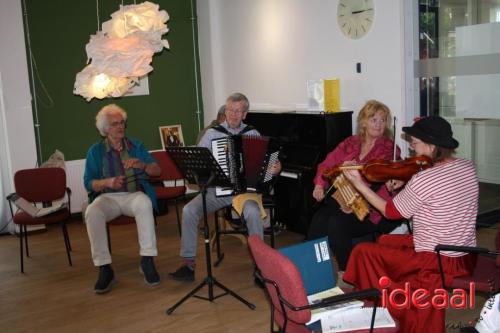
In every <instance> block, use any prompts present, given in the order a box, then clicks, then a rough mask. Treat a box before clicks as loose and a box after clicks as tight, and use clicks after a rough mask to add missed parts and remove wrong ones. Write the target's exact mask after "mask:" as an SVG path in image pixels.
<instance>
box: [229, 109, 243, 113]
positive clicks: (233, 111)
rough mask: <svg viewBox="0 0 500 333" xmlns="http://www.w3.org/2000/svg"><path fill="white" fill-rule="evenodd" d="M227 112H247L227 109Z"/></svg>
mask: <svg viewBox="0 0 500 333" xmlns="http://www.w3.org/2000/svg"><path fill="white" fill-rule="evenodd" d="M226 111H227V112H230V113H244V112H245V111H243V110H235V109H226Z"/></svg>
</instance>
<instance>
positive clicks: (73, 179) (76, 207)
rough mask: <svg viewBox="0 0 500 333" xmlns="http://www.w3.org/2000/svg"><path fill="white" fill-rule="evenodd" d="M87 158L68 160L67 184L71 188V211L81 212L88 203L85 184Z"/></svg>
mask: <svg viewBox="0 0 500 333" xmlns="http://www.w3.org/2000/svg"><path fill="white" fill-rule="evenodd" d="M84 170H85V160H74V161H66V183H67V184H66V186H68V187H69V188H70V189H71V213H80V212H81V211H82V206H83V205H86V203H87V191H86V190H85V187H84V186H83V171H84Z"/></svg>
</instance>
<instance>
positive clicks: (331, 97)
mask: <svg viewBox="0 0 500 333" xmlns="http://www.w3.org/2000/svg"><path fill="white" fill-rule="evenodd" d="M323 93H324V101H325V112H338V111H340V80H339V79H329V80H323Z"/></svg>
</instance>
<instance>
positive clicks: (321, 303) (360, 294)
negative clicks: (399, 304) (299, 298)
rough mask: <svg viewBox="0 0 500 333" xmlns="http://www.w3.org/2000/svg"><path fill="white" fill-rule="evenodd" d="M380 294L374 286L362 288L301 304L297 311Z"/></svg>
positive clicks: (376, 296)
mask: <svg viewBox="0 0 500 333" xmlns="http://www.w3.org/2000/svg"><path fill="white" fill-rule="evenodd" d="M380 295H381V293H380V290H378V289H376V288H371V289H363V290H360V291H353V292H351V293H348V294H342V295H337V296H331V297H327V298H323V299H322V300H321V301H319V302H317V303H314V304H310V305H306V306H302V307H297V311H299V310H304V309H311V310H313V309H319V308H326V307H328V306H330V305H332V304H336V303H342V302H345V301H349V300H352V299H363V298H369V297H375V298H378V297H380ZM294 310H295V309H294Z"/></svg>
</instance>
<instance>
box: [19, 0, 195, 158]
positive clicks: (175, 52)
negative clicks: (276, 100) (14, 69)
mask: <svg viewBox="0 0 500 333" xmlns="http://www.w3.org/2000/svg"><path fill="white" fill-rule="evenodd" d="M153 2H155V3H157V4H158V5H160V9H163V10H166V11H167V12H168V14H169V16H170V20H169V21H168V22H167V25H168V27H169V30H170V31H169V32H168V33H167V34H166V35H163V38H166V39H167V40H168V41H169V43H170V50H167V49H164V50H163V51H162V52H161V53H157V54H156V55H155V56H154V57H153V62H152V66H153V68H154V70H153V71H152V72H151V73H150V74H149V95H147V96H129V97H122V98H114V99H111V98H107V99H104V100H98V99H95V98H94V99H92V100H91V101H90V102H86V101H85V99H84V98H83V97H81V96H76V95H73V86H74V82H75V76H76V73H78V72H79V71H81V70H82V69H83V68H84V66H85V65H86V61H87V54H86V52H85V45H86V44H87V43H88V41H89V38H90V35H93V34H95V33H96V30H97V12H96V1H92V0H43V1H40V0H26V11H27V22H28V24H29V33H30V41H31V50H32V54H33V56H34V59H35V62H36V70H35V77H39V78H40V80H38V79H35V81H36V83H35V89H36V95H37V108H38V118H39V124H40V126H39V131H40V142H39V149H40V152H41V155H42V162H43V161H45V160H46V159H47V158H48V157H49V156H50V154H52V152H53V151H54V150H55V149H59V150H60V151H62V152H63V153H64V155H65V158H66V160H75V159H81V158H85V155H86V152H87V149H88V148H89V147H90V145H91V144H92V143H94V142H96V141H98V140H99V139H100V137H99V134H98V132H97V130H96V128H95V123H94V122H95V115H96V113H97V112H98V111H99V109H100V108H101V107H102V106H104V105H106V104H109V103H116V104H118V105H120V106H121V107H123V108H124V109H125V110H126V111H127V113H128V128H127V135H128V136H131V137H136V138H139V139H140V140H142V141H143V142H144V143H145V145H146V147H147V148H148V149H150V150H153V149H160V148H161V140H160V135H159V130H158V127H159V126H164V125H174V124H181V125H182V130H183V134H184V140H185V142H186V144H187V145H190V144H193V143H194V141H195V139H196V135H197V133H198V116H197V114H196V112H197V108H198V107H197V102H196V100H197V99H196V91H197V90H196V82H197V81H198V82H200V80H199V75H198V77H197V78H196V79H195V77H196V74H195V64H194V59H195V58H194V56H193V54H194V53H193V48H194V46H193V33H194V34H195V36H194V37H195V40H197V36H196V26H195V31H194V32H193V28H192V19H191V17H192V13H194V15H196V8H195V0H192V1H189V0H154V1H153ZM121 3H122V2H121V0H120V1H118V0H105V1H104V0H101V1H99V19H100V23H101V24H102V22H104V21H107V20H109V19H110V18H111V17H110V15H111V13H113V12H114V11H116V10H118V9H119V5H120V4H121ZM133 3H134V2H133V1H128V2H124V4H125V5H128V4H133ZM137 3H139V1H137ZM192 6H193V8H192ZM194 22H196V20H195V21H194ZM196 61H197V62H198V61H199V59H198V55H196ZM28 65H29V64H28ZM198 68H199V67H198ZM36 72H37V73H36ZM42 83H43V87H44V88H45V89H46V90H47V92H48V94H49V95H50V97H51V98H52V101H53V103H50V101H49V100H48V98H47V96H46V94H45V93H44V92H43V89H44V88H43V87H42ZM199 100H200V106H199V107H200V109H201V108H202V103H201V89H199ZM200 112H201V110H200ZM200 119H203V115H202V114H200ZM39 162H40V161H39Z"/></svg>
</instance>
